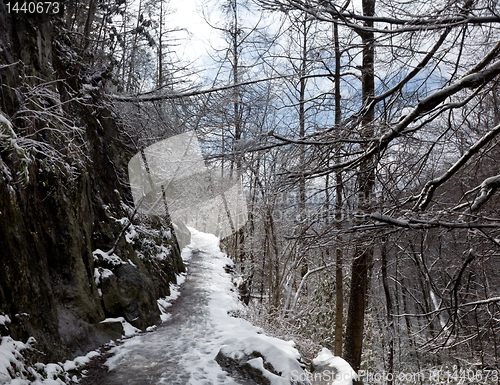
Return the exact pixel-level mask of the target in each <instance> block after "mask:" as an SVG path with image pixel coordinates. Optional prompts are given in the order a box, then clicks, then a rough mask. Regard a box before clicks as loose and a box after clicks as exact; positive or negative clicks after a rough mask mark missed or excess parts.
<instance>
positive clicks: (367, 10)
mask: <svg viewBox="0 0 500 385" xmlns="http://www.w3.org/2000/svg"><path fill="white" fill-rule="evenodd" d="M363 14H364V15H365V16H373V15H374V14H375V0H363ZM365 26H366V27H368V28H370V27H373V22H371V21H367V22H366V23H365ZM359 34H360V36H361V38H362V42H363V67H362V68H363V69H362V83H363V84H362V87H363V90H362V92H363V103H364V104H365V105H368V103H369V101H370V100H371V98H373V95H374V91H375V80H374V58H375V47H374V34H373V32H370V31H366V30H363V31H360V32H359ZM373 118H374V108H373V105H372V107H371V108H369V109H368V111H367V112H366V113H365V115H364V116H363V119H362V122H361V123H362V128H361V129H362V132H361V134H362V136H363V137H365V138H370V137H373V134H374V127H373ZM374 170H375V162H374V159H373V158H366V159H365V160H363V162H362V163H361V164H360V167H359V174H358V180H357V182H358V194H359V207H358V208H359V210H360V211H361V212H366V211H367V210H368V209H369V208H370V203H371V202H370V201H371V195H372V193H373V188H374V184H375V173H374ZM363 241H364V242H363ZM372 258H373V246H372V245H371V244H370V240H369V239H362V240H361V242H360V244H359V245H358V247H357V251H356V254H355V256H354V260H353V263H352V276H351V295H350V298H349V309H348V313H347V325H346V338H345V347H344V358H345V360H346V361H347V362H349V364H351V366H352V367H353V369H354V370H355V371H356V372H357V371H359V368H360V366H361V353H362V347H363V326H364V318H365V309H366V296H367V294H368V277H369V274H368V273H369V270H370V266H371V261H372Z"/></svg>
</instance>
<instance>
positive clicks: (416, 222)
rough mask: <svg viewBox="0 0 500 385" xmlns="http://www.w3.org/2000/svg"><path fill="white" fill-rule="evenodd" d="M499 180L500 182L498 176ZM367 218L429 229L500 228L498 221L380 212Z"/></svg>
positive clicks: (408, 227)
mask: <svg viewBox="0 0 500 385" xmlns="http://www.w3.org/2000/svg"><path fill="white" fill-rule="evenodd" d="M498 178H499V182H500V176H499V177H498ZM367 217H368V218H371V219H375V220H376V221H379V222H382V223H385V224H388V225H391V226H396V227H403V228H407V229H431V228H439V227H443V228H448V229H486V228H500V220H499V222H493V223H480V222H447V221H440V220H437V219H430V220H422V219H396V218H392V217H390V216H388V215H383V214H380V213H373V214H370V215H368V216H367Z"/></svg>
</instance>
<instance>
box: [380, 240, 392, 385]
mask: <svg viewBox="0 0 500 385" xmlns="http://www.w3.org/2000/svg"><path fill="white" fill-rule="evenodd" d="M386 241H387V239H386V238H385V237H383V238H382V250H381V254H382V255H381V257H382V285H383V286H384V294H385V303H386V309H387V324H388V328H387V333H388V335H389V336H388V341H387V345H388V351H387V372H388V373H394V335H395V332H394V317H393V306H392V299H391V292H390V290H389V281H388V280H387V247H386V245H385V244H386ZM392 384H393V381H392V378H391V377H389V378H388V380H387V385H392Z"/></svg>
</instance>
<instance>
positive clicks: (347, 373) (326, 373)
mask: <svg viewBox="0 0 500 385" xmlns="http://www.w3.org/2000/svg"><path fill="white" fill-rule="evenodd" d="M312 363H313V367H314V371H313V373H312V374H311V379H312V380H313V381H312V384H313V385H322V384H329V385H330V384H331V385H355V384H358V383H359V382H358V375H357V374H356V372H355V371H354V369H353V368H352V367H351V365H349V364H348V363H347V361H345V360H344V359H343V358H342V357H338V356H334V355H333V354H332V352H331V351H330V350H328V349H327V348H323V350H321V351H320V352H319V353H318V355H317V357H316V358H315V359H314V360H313V362H312Z"/></svg>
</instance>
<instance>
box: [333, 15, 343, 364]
mask: <svg viewBox="0 0 500 385" xmlns="http://www.w3.org/2000/svg"><path fill="white" fill-rule="evenodd" d="M333 35H334V40H335V127H336V128H337V130H340V122H341V119H342V116H341V114H342V110H341V107H340V101H341V94H340V66H341V63H340V55H341V54H340V43H339V28H338V25H337V24H334V26H333ZM335 151H336V154H335V157H336V158H337V159H338V158H339V156H340V147H337V148H336V150H335ZM335 183H336V186H335V221H336V223H337V226H339V227H340V221H341V220H342V190H343V183H342V173H341V171H337V172H336V173H335ZM341 240H342V239H341V236H340V235H339V236H338V242H339V243H340V242H341ZM335 259H336V267H335V342H334V347H335V348H334V349H335V350H334V351H335V355H336V356H341V355H342V333H343V327H344V325H343V320H344V285H343V280H344V277H343V273H342V265H343V261H342V260H343V255H342V249H341V248H340V246H337V248H336V250H335Z"/></svg>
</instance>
